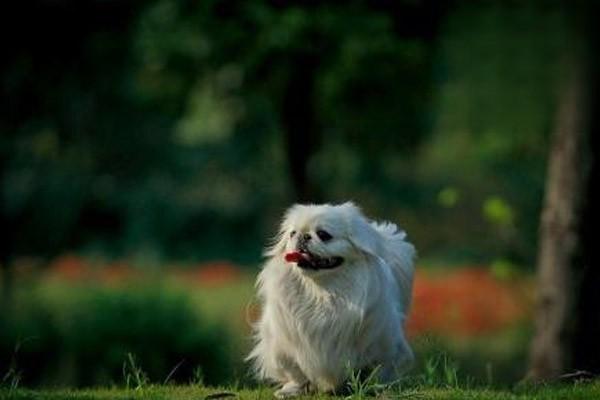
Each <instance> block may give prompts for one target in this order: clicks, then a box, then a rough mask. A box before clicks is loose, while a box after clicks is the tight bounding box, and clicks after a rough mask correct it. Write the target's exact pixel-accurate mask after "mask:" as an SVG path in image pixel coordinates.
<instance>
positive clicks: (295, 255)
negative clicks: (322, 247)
mask: <svg viewBox="0 0 600 400" xmlns="http://www.w3.org/2000/svg"><path fill="white" fill-rule="evenodd" d="M303 258H306V256H305V255H304V254H302V253H300V252H299V251H292V252H291V253H287V254H286V255H285V261H287V262H295V263H297V262H298V261H300V260H302V259H303Z"/></svg>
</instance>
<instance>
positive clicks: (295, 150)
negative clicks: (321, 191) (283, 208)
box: [282, 51, 320, 202]
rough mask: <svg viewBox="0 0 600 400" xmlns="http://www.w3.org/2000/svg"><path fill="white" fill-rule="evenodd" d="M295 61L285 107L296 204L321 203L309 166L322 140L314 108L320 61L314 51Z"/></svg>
mask: <svg viewBox="0 0 600 400" xmlns="http://www.w3.org/2000/svg"><path fill="white" fill-rule="evenodd" d="M292 59H293V63H292V65H291V66H290V69H291V72H290V76H289V78H288V82H287V85H286V88H285V92H284V95H283V105H282V108H283V109H282V123H283V129H284V131H285V150H286V155H287V160H288V165H289V171H290V177H291V181H292V186H293V190H294V194H295V198H296V201H299V202H318V201H319V198H318V197H319V196H318V194H317V193H316V189H315V186H314V185H313V184H312V182H311V181H310V178H309V176H308V163H309V161H310V158H311V156H312V155H313V154H314V152H315V151H316V148H317V147H318V144H319V138H320V137H319V136H320V135H319V132H318V124H317V118H316V111H315V104H314V102H315V98H314V95H315V94H314V91H315V84H316V82H315V81H316V73H317V68H318V63H319V57H318V55H317V54H314V53H313V52H311V51H300V52H299V53H298V54H295V55H294V56H293V57H292Z"/></svg>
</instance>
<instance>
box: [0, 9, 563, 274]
mask: <svg viewBox="0 0 600 400" xmlns="http://www.w3.org/2000/svg"><path fill="white" fill-rule="evenodd" d="M442 3H444V2H439V4H438V3H435V2H412V1H400V2H397V4H394V5H390V4H387V3H385V2H382V4H376V2H362V1H356V2H351V3H349V4H345V3H344V4H338V3H335V2H326V3H319V2H311V3H309V4H303V3H302V4H301V3H297V4H296V3H282V2H276V1H266V0H265V1H258V0H257V1H248V2H242V1H232V2H226V3H222V2H216V1H203V2H190V1H186V0H146V1H141V0H138V1H133V0H131V1H120V2H105V1H99V0H98V1H89V2H80V3H78V2H53V1H44V0H40V1H37V2H34V4H30V5H24V4H23V5H19V4H16V5H13V6H11V7H10V8H9V9H8V10H7V18H6V19H7V20H8V21H11V22H10V25H8V29H10V30H11V34H12V35H11V37H14V40H15V43H14V44H15V46H11V47H9V48H7V49H6V51H5V53H6V55H5V57H4V60H3V61H2V63H1V64H0V79H1V81H2V99H3V100H2V104H3V105H4V107H3V109H4V110H5V111H6V112H5V113H3V115H2V116H1V117H0V131H1V132H2V135H1V136H0V152H1V154H0V158H1V159H2V161H1V162H0V173H1V179H2V180H1V183H2V186H1V194H2V203H1V205H2V210H1V212H2V221H3V228H4V229H5V230H6V231H8V234H9V236H10V238H9V241H8V242H7V243H6V244H4V245H3V246H4V247H6V248H7V249H8V250H6V251H8V252H9V253H10V255H11V256H15V255H25V254H34V255H43V256H51V255H54V254H56V253H58V252H60V251H63V250H65V249H74V250H78V251H81V252H87V253H101V254H108V255H111V256H123V255H131V256H133V257H134V258H135V257H140V258H142V261H143V262H141V263H142V264H144V265H152V264H158V263H159V261H160V260H161V259H163V258H180V259H214V258H228V259H232V260H234V261H238V262H245V263H248V262H256V261H258V259H259V257H260V247H261V246H262V245H263V244H264V243H265V241H266V238H267V237H268V236H269V235H271V234H272V233H273V232H274V226H275V225H276V221H277V219H278V217H279V216H280V214H281V212H282V211H283V209H284V208H285V207H287V206H288V205H289V204H290V203H291V202H293V201H294V200H295V194H294V193H295V190H296V189H297V188H295V185H296V183H295V182H294V180H293V179H291V178H290V173H289V169H290V165H289V160H290V155H291V153H290V151H289V150H286V143H287V139H286V137H287V136H286V135H289V122H287V125H286V119H289V118H290V117H289V115H288V114H290V113H291V114H294V108H293V107H291V108H292V111H289V110H288V108H289V101H290V98H291V99H292V100H293V99H294V93H296V92H295V91H298V92H300V91H302V90H303V89H302V87H301V84H298V85H300V87H298V85H296V86H294V82H295V81H296V80H297V81H298V82H300V80H299V79H300V78H302V79H309V80H310V79H312V80H310V81H311V82H312V83H313V85H312V86H311V88H308V89H307V91H308V92H307V93H308V94H307V96H308V101H309V103H311V104H310V107H308V108H307V109H298V110H297V113H298V116H297V117H298V118H299V119H300V120H302V118H303V116H304V114H301V113H307V115H308V117H310V119H311V120H313V121H314V122H313V123H312V125H310V126H312V127H313V128H314V131H315V132H313V133H312V135H313V136H315V137H316V139H315V143H316V144H315V147H314V148H313V150H312V152H311V153H310V154H309V155H308V156H309V157H308V162H307V165H306V170H307V176H308V178H309V180H310V182H311V184H312V185H313V186H314V187H315V188H316V189H315V192H314V193H316V194H315V196H314V200H315V201H344V200H348V199H352V200H355V201H357V202H358V203H360V204H362V205H363V207H364V208H365V210H366V211H367V213H368V214H369V215H371V216H373V217H377V218H387V219H391V220H394V221H396V222H399V223H400V224H401V225H402V226H403V227H404V228H405V229H406V230H407V231H408V232H409V234H410V236H411V239H412V240H413V241H415V242H416V245H417V247H418V248H419V249H420V254H421V255H423V256H425V257H430V258H441V259H444V260H450V261H465V260H469V261H477V262H480V261H481V262H488V261H490V260H494V259H497V258H506V259H509V260H512V261H513V262H515V263H518V264H531V262H532V259H533V257H534V254H535V250H534V249H535V241H536V229H537V221H538V215H539V209H540V203H541V195H542V189H543V178H544V165H545V154H546V150H547V135H548V132H549V131H550V129H551V126H552V121H553V118H552V115H553V112H554V99H555V91H554V87H555V86H556V85H555V84H556V80H557V78H558V77H559V76H560V63H558V62H557V60H559V59H560V56H561V54H562V50H563V48H564V47H565V43H566V42H567V41H568V40H567V39H568V38H567V37H566V36H567V35H566V33H565V27H564V21H563V16H562V15H561V9H560V7H559V5H558V4H555V3H546V2H540V1H524V2H518V3H515V2H482V3H477V2H451V3H448V4H445V5H444V4H442ZM419 7H421V8H419ZM307 60H308V61H307ZM311 60H312V61H311ZM303 74H304V75H303ZM306 74H309V77H308V78H307V76H306ZM311 74H312V75H311ZM291 104H292V105H293V104H294V103H293V101H292V103H291ZM286 107H287V108H286ZM286 110H287V111H286ZM307 110H308V111H307ZM286 132H287V133H286ZM308 133H309V132H307V135H308ZM294 151H295V150H294V149H292V153H293V152H294ZM296 151H298V152H301V151H303V150H302V149H298V150H296ZM474 210H482V212H474Z"/></svg>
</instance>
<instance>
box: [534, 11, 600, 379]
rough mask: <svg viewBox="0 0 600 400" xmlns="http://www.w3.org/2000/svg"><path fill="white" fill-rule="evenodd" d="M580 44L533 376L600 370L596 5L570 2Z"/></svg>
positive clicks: (556, 155)
mask: <svg viewBox="0 0 600 400" xmlns="http://www.w3.org/2000/svg"><path fill="white" fill-rule="evenodd" d="M569 6H570V11H571V15H570V17H571V18H572V21H571V23H572V26H574V27H576V29H574V43H575V44H574V45H573V46H572V47H570V52H569V53H568V57H567V59H568V64H569V66H568V72H567V74H566V76H567V78H566V79H565V81H564V82H563V88H562V92H561V96H560V99H559V105H558V109H557V116H556V122H555V128H554V133H553V138H552V142H551V145H550V156H549V161H548V173H547V183H546V195H545V202H544V208H543V212H542V217H541V221H540V244H539V253H538V264H537V271H538V272H537V285H538V294H537V303H536V304H537V305H536V325H535V336H534V338H533V341H532V343H531V351H530V364H529V371H528V378H530V379H533V380H543V379H555V378H557V377H560V376H561V375H562V374H565V373H570V372H576V371H586V372H591V373H596V374H597V373H600V359H599V358H598V354H600V344H598V341H597V338H598V337H599V335H600V313H598V309H599V307H600V291H599V290H598V288H599V287H600V272H599V271H598V265H597V261H598V256H597V255H596V254H597V250H595V248H594V247H595V244H594V243H593V242H594V237H595V236H596V235H595V227H594V224H595V223H594V222H593V221H596V220H597V219H596V217H597V212H596V211H595V204H597V194H595V193H597V190H594V189H595V188H597V187H598V184H599V183H600V182H599V181H598V157H599V155H600V153H599V152H598V150H599V149H598V139H597V137H598V133H599V132H598V130H599V129H600V120H599V119H598V111H600V109H599V108H598V107H599V105H600V101H599V99H600V98H599V96H598V89H600V87H599V86H598V84H599V80H598V74H597V71H598V67H600V63H599V62H598V61H599V58H598V48H599V47H598V44H599V42H598V34H597V31H596V30H595V28H594V23H595V22H594V21H592V19H591V16H592V15H595V13H596V12H597V11H598V9H597V6H596V5H592V4H587V3H580V2H577V3H575V4H570V5H569Z"/></svg>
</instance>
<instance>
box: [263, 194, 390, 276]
mask: <svg viewBox="0 0 600 400" xmlns="http://www.w3.org/2000/svg"><path fill="white" fill-rule="evenodd" d="M378 246H379V234H378V232H376V231H375V229H374V228H373V227H372V226H371V224H370V223H369V222H368V221H367V219H366V218H365V217H364V216H363V214H362V213H361V211H360V209H359V208H358V207H356V206H355V205H354V204H353V203H350V202H348V203H344V204H340V205H331V204H324V205H300V204H297V205H294V206H292V207H291V208H290V209H289V210H288V211H287V212H286V214H285V217H284V219H283V222H282V224H281V228H280V231H279V234H278V236H277V238H276V241H275V243H274V244H273V246H271V247H270V248H269V249H267V251H266V255H267V256H270V257H281V258H282V259H284V260H286V261H287V262H290V263H295V264H296V265H297V266H298V267H299V268H301V269H302V270H305V271H318V270H333V269H336V268H341V267H344V265H348V264H351V263H353V262H354V261H356V260H358V259H361V258H363V259H364V258H365V257H369V256H376V255H377V254H378V251H379V249H378Z"/></svg>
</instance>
